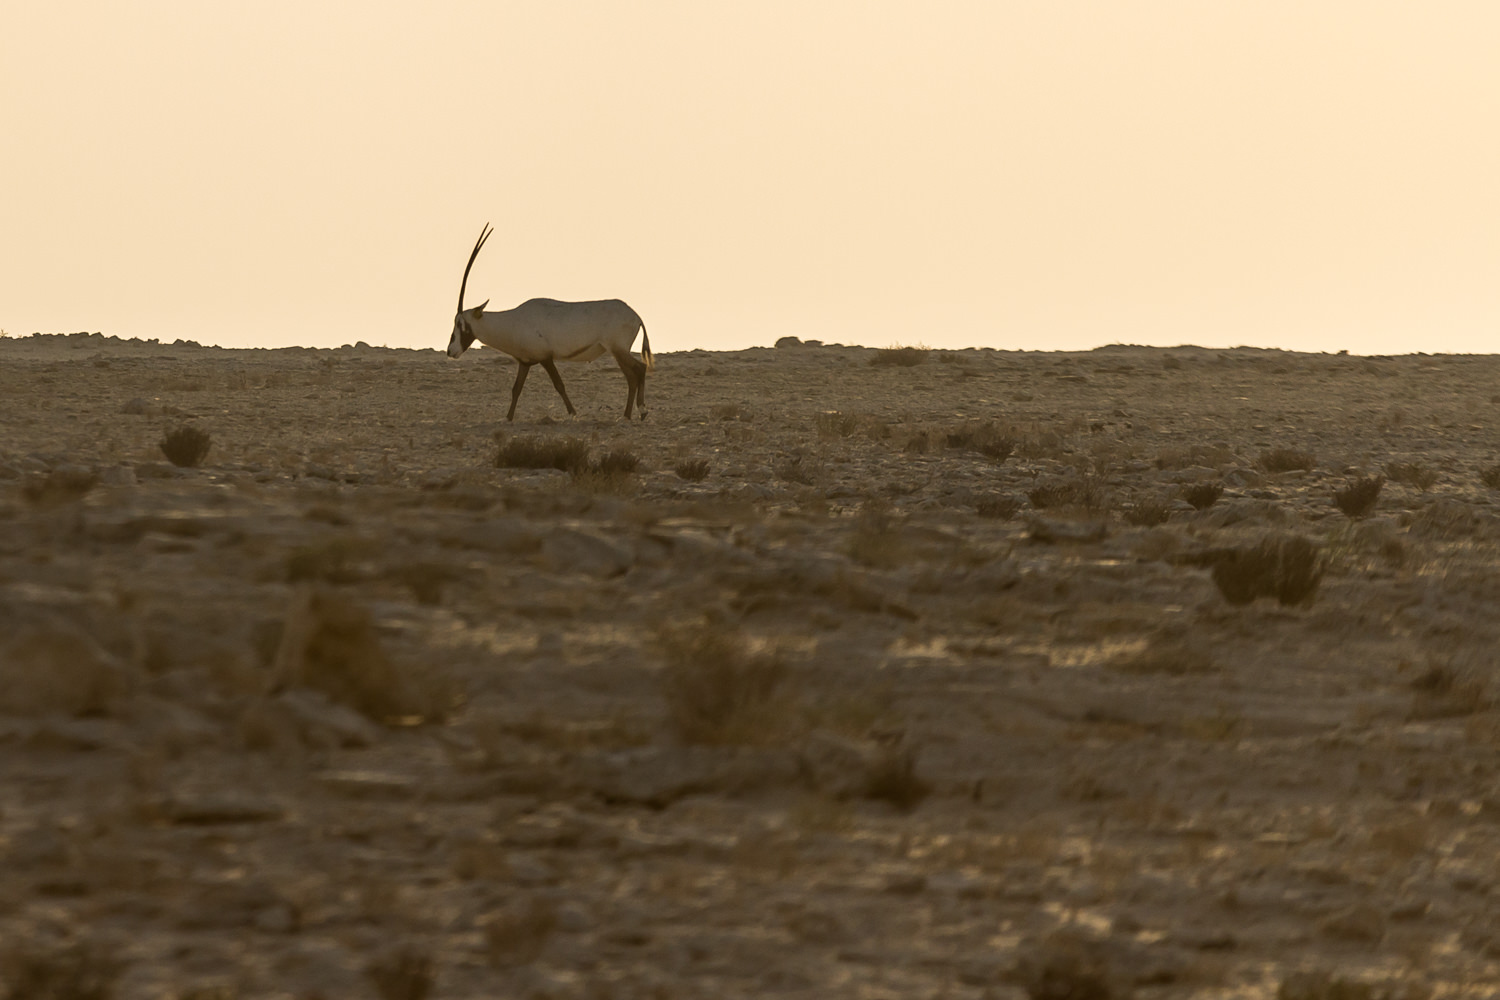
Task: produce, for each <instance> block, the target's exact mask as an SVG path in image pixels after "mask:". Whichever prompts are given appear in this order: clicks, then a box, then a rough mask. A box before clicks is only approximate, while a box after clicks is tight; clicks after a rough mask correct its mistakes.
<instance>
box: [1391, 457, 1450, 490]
mask: <svg viewBox="0 0 1500 1000" xmlns="http://www.w3.org/2000/svg"><path fill="white" fill-rule="evenodd" d="M1385 474H1386V475H1387V476H1389V477H1390V480H1391V482H1393V483H1400V484H1401V485H1402V486H1415V487H1416V488H1417V489H1419V490H1421V491H1422V492H1423V493H1426V492H1427V491H1428V490H1430V489H1432V488H1433V487H1434V486H1435V485H1437V481H1438V472H1437V470H1436V469H1434V468H1432V467H1431V466H1428V465H1425V464H1423V463H1421V462H1389V463H1387V464H1386V467H1385Z"/></svg>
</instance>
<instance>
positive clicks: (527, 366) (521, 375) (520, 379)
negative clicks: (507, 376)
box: [505, 361, 531, 420]
mask: <svg viewBox="0 0 1500 1000" xmlns="http://www.w3.org/2000/svg"><path fill="white" fill-rule="evenodd" d="M530 371H531V362H529V361H517V362H516V382H515V385H512V386H511V387H510V412H509V413H507V414H506V415H505V419H506V420H515V419H516V400H518V399H520V398H521V387H522V386H523V385H525V384H526V374H527V373H528V372H530Z"/></svg>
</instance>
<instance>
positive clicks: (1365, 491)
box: [1333, 476, 1385, 518]
mask: <svg viewBox="0 0 1500 1000" xmlns="http://www.w3.org/2000/svg"><path fill="white" fill-rule="evenodd" d="M1384 485H1385V477H1384V476H1366V477H1365V478H1363V479H1356V480H1354V481H1353V482H1351V483H1349V484H1347V485H1346V486H1343V487H1342V488H1340V489H1337V490H1334V491H1333V502H1334V504H1335V505H1336V506H1337V507H1338V509H1339V510H1341V511H1343V512H1344V516H1345V517H1349V518H1361V517H1366V516H1368V515H1369V513H1370V511H1372V510H1374V509H1375V501H1377V500H1379V499H1380V488H1381V487H1382V486H1384Z"/></svg>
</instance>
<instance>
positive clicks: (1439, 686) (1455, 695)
mask: <svg viewBox="0 0 1500 1000" xmlns="http://www.w3.org/2000/svg"><path fill="white" fill-rule="evenodd" d="M1486 673H1487V671H1486ZM1409 687H1410V688H1411V690H1412V692H1413V698H1412V705H1411V712H1410V717H1411V718H1412V719H1451V718H1461V717H1464V716H1469V715H1475V714H1477V713H1479V712H1483V711H1486V710H1488V709H1489V708H1490V707H1491V706H1492V705H1493V704H1494V699H1493V698H1492V697H1491V696H1490V690H1489V685H1488V683H1487V682H1486V681H1485V679H1484V676H1483V675H1482V674H1481V672H1479V671H1472V670H1463V669H1460V668H1458V667H1455V666H1454V665H1453V662H1452V661H1451V660H1429V661H1428V663H1427V669H1425V670H1423V671H1422V672H1421V673H1420V674H1418V675H1417V676H1416V677H1414V678H1413V679H1412V681H1411V683H1410V684H1409Z"/></svg>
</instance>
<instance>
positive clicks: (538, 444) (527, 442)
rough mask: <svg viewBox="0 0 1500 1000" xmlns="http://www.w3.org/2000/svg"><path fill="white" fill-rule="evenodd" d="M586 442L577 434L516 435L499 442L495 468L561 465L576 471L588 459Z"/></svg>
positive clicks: (531, 467) (540, 467) (565, 469)
mask: <svg viewBox="0 0 1500 1000" xmlns="http://www.w3.org/2000/svg"><path fill="white" fill-rule="evenodd" d="M588 458H589V445H588V442H587V441H584V440H583V439H582V438H576V437H515V438H509V439H507V440H505V441H502V442H501V443H500V447H499V449H498V450H497V451H496V452H495V467H496V468H497V469H561V470H562V471H564V472H575V471H577V470H579V469H581V468H583V467H584V466H585V465H586V464H587V463H588Z"/></svg>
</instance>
